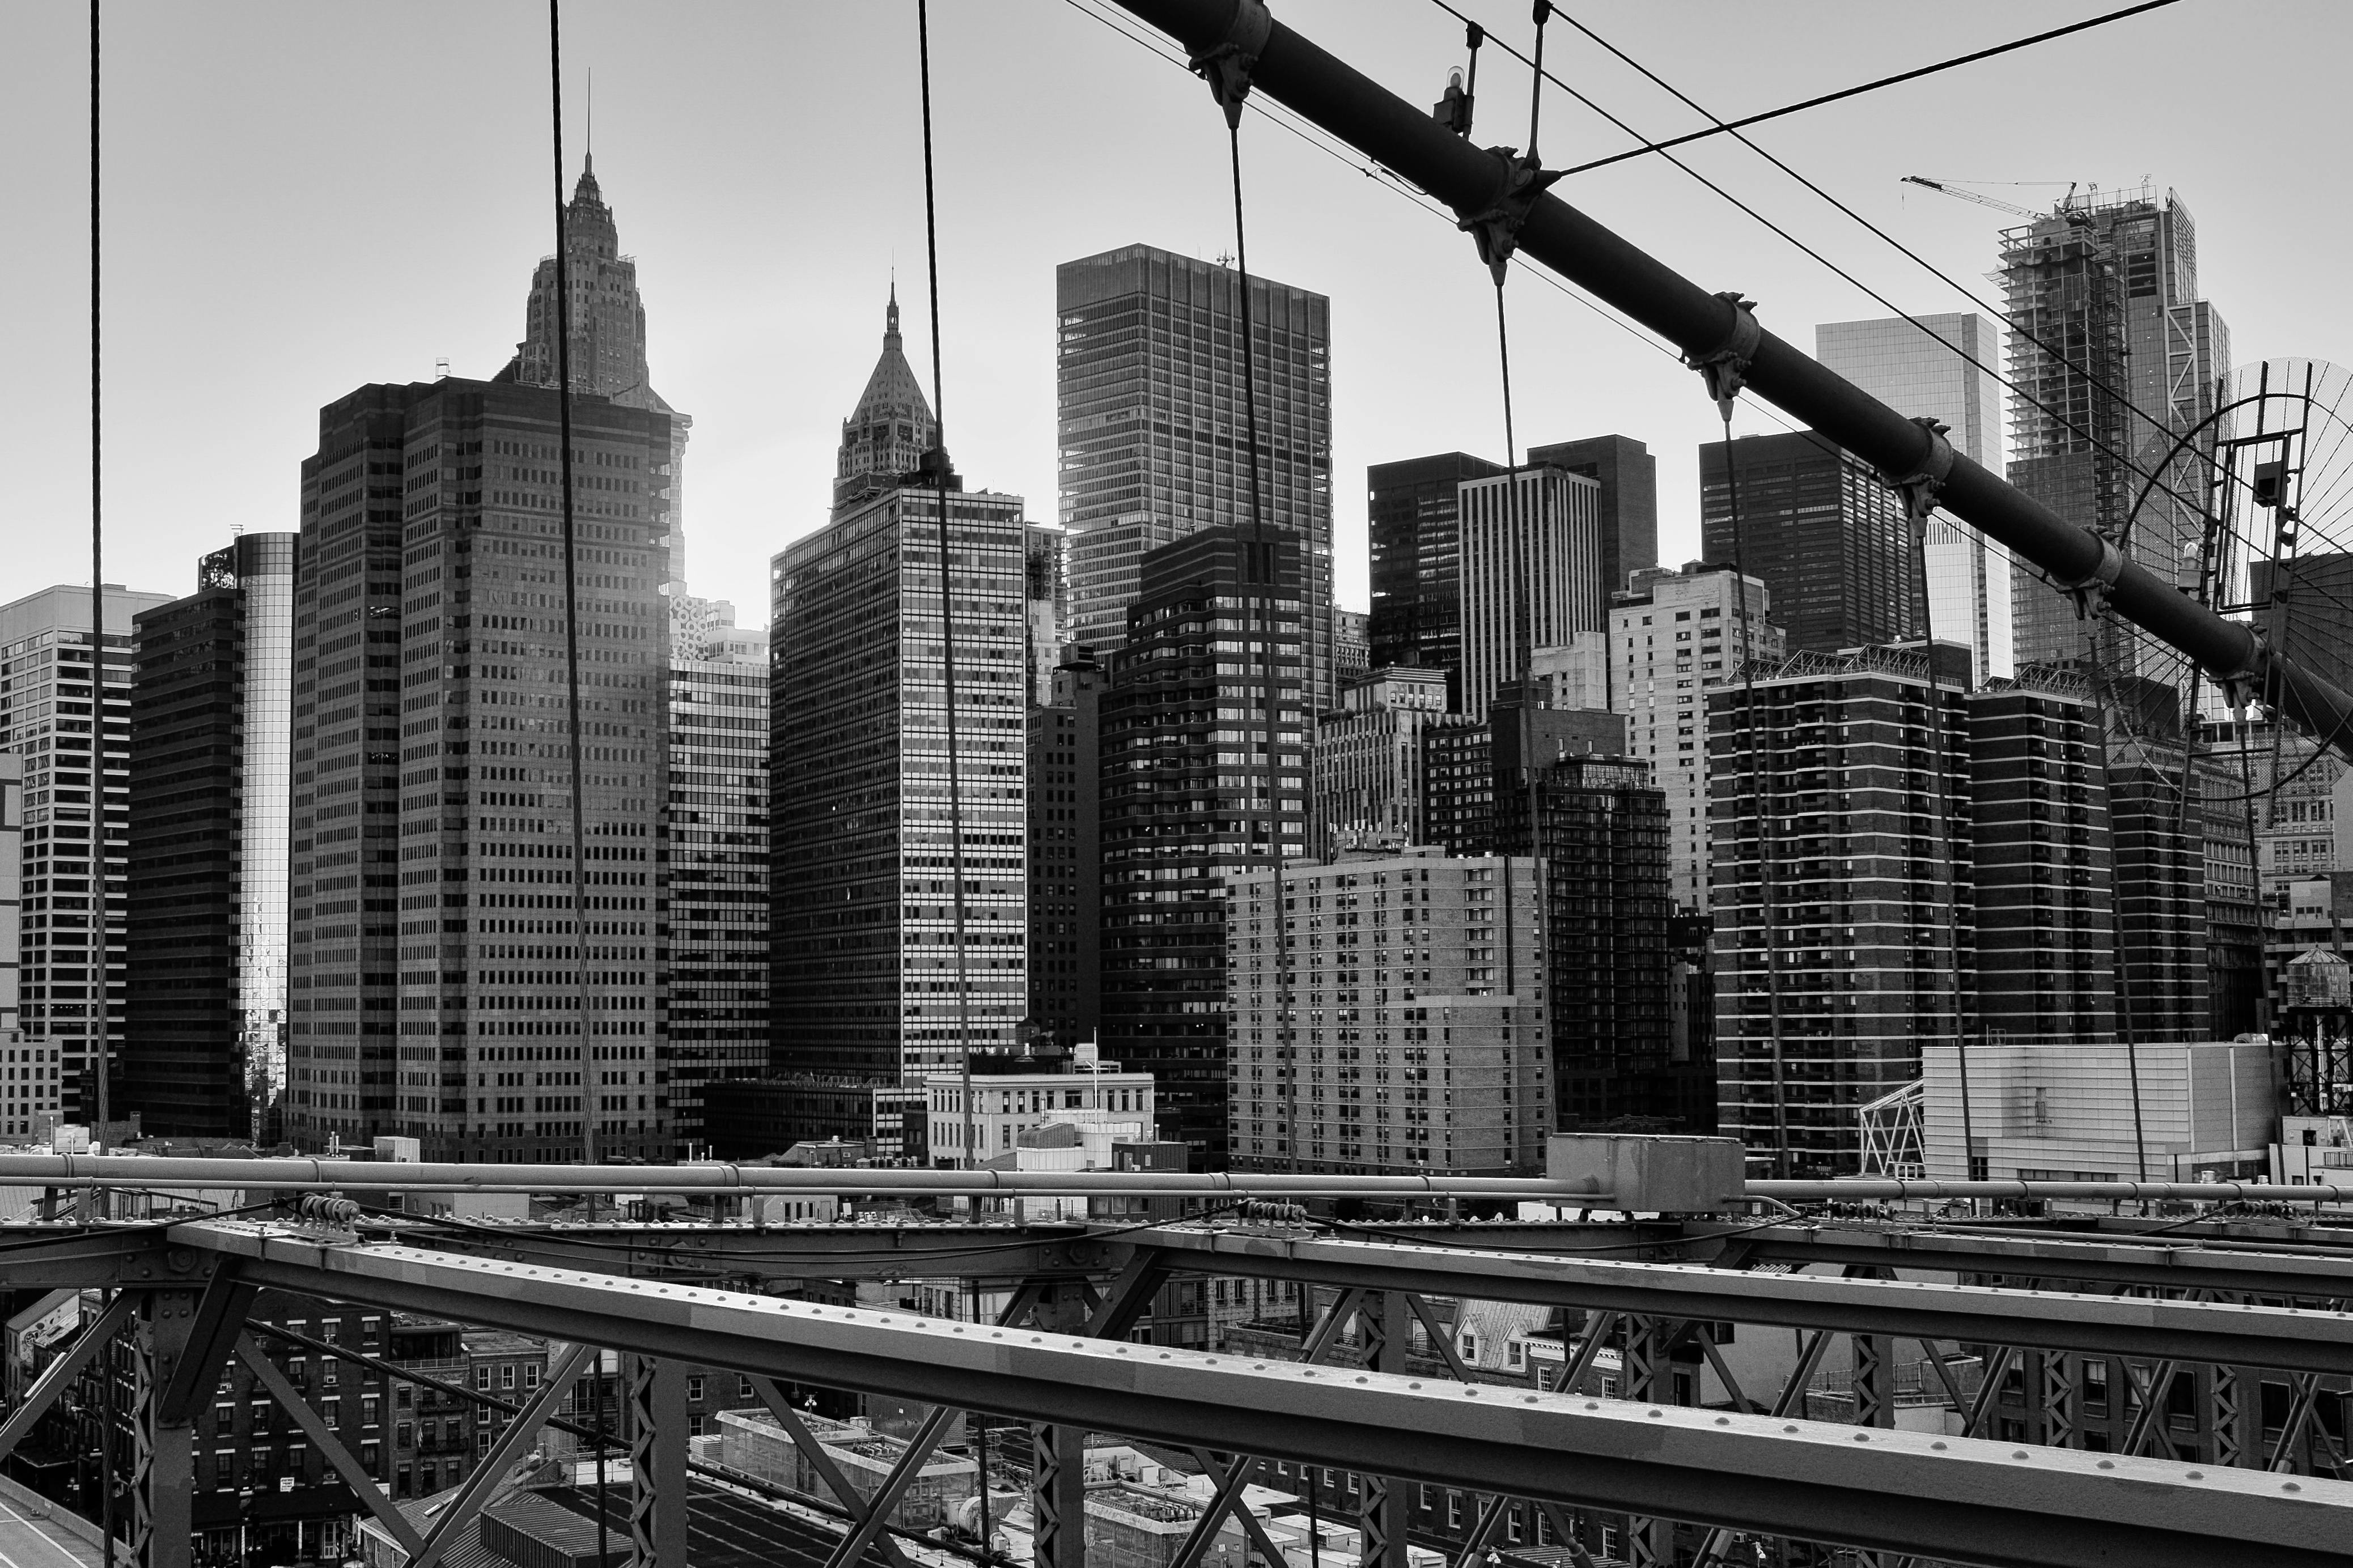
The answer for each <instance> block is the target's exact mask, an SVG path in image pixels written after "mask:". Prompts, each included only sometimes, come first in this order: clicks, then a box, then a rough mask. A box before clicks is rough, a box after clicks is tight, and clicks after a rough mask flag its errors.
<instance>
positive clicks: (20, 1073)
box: [0, 752, 56, 1133]
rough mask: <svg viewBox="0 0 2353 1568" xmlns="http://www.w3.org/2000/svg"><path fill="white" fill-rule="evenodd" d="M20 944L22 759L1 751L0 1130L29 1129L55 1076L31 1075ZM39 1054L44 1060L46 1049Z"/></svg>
mask: <svg viewBox="0 0 2353 1568" xmlns="http://www.w3.org/2000/svg"><path fill="white" fill-rule="evenodd" d="M24 948H25V759H24V758H22V757H20V756H18V755H17V754H16V752H0V1050H5V1052H6V1053H7V1058H8V1066H9V1067H10V1068H13V1069H14V1071H13V1072H12V1073H11V1074H10V1077H9V1079H8V1084H7V1092H6V1094H5V1096H0V1132H16V1133H23V1132H30V1131H33V1130H34V1128H33V1116H34V1113H35V1111H36V1110H37V1108H39V1107H42V1106H45V1105H47V1103H48V1102H49V1100H50V1099H51V1094H50V1088H49V1080H50V1079H52V1078H54V1077H55V1076H56V1075H55V1074H53V1073H51V1072H49V1071H47V1069H46V1068H44V1070H43V1071H42V1073H41V1075H40V1077H39V1079H37V1080H36V1079H35V1078H34V1076H33V1069H32V1067H31V1065H30V1064H31V1062H32V1059H33V1052H32V1047H29V1046H27V1045H26V1044H25V1027H24V1016H23V1007H24V1002H25V985H24V972H25V963H24ZM42 1057H43V1060H44V1061H45V1062H46V1061H47V1051H46V1050H44V1052H43V1053H42ZM20 1058H21V1060H20ZM52 1114H54V1112H53V1113H52Z"/></svg>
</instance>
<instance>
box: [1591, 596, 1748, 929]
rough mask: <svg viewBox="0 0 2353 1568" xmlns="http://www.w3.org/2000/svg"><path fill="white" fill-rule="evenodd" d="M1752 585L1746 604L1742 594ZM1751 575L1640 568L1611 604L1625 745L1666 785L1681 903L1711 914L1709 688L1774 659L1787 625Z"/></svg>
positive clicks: (1613, 685) (1672, 864)
mask: <svg viewBox="0 0 2353 1568" xmlns="http://www.w3.org/2000/svg"><path fill="white" fill-rule="evenodd" d="M1744 581H1745V583H1746V595H1747V601H1748V602H1747V605H1746V613H1745V614H1744V613H1743V606H1742V605H1741V593H1740V591H1739V589H1738V588H1737V587H1736V584H1740V583H1742V582H1744ZM1772 607H1773V605H1772V600H1771V598H1770V596H1768V595H1767V594H1766V592H1765V585H1764V584H1761V583H1759V582H1758V581H1757V579H1756V578H1755V577H1754V576H1751V577H1748V578H1746V579H1745V580H1744V579H1742V578H1740V577H1738V576H1737V575H1736V574H1735V573H1734V572H1733V571H1732V569H1731V568H1730V567H1728V566H1707V565H1704V564H1702V563H1699V562H1696V561H1694V562H1692V563H1689V564H1687V565H1686V566H1684V567H1683V570H1682V571H1680V572H1669V571H1666V570H1665V569H1663V568H1659V567H1653V568H1652V569H1651V570H1650V571H1648V572H1637V573H1635V574H1634V576H1633V586H1632V587H1631V588H1630V590H1628V591H1627V592H1625V593H1623V594H1620V595H1618V598H1617V602H1616V603H1615V604H1613V605H1610V607H1609V662H1610V663H1611V665H1612V666H1614V667H1615V668H1613V670H1612V671H1611V677H1610V693H1611V700H1612V704H1613V706H1615V707H1616V709H1617V710H1618V711H1619V712H1620V713H1623V714H1624V715H1625V716H1626V749H1627V752H1628V753H1629V754H1630V755H1632V756H1634V757H1638V758H1640V759H1641V760H1642V761H1643V762H1645V763H1649V764H1650V766H1651V782H1652V783H1654V784H1657V785H1658V786H1659V788H1660V789H1662V790H1663V791H1665V792H1666V797H1667V869H1668V874H1669V878H1670V881H1671V884H1672V897H1673V899H1674V902H1675V908H1676V909H1677V910H1680V911H1682V912H1683V913H1686V914H1705V913H1706V912H1707V911H1708V910H1709V909H1710V908H1711V907H1712V905H1713V902H1714V894H1713V887H1714V883H1713V880H1712V878H1713V875H1714V870H1713V865H1712V859H1711V850H1710V846H1711V844H1712V843H1713V837H1712V835H1713V826H1714V817H1713V815H1712V814H1711V812H1710V811H1709V809H1708V801H1709V796H1710V788H1709V752H1708V744H1707V694H1708V693H1709V692H1711V691H1714V690H1716V689H1719V688H1721V687H1723V686H1725V684H1726V683H1728V682H1732V681H1736V680H1737V679H1738V678H1739V675H1740V668H1741V666H1742V665H1743V664H1744V663H1745V662H1746V661H1747V660H1748V659H1751V658H1757V659H1773V660H1778V659H1779V658H1781V656H1782V654H1783V653H1784V652H1785V651H1787V649H1786V647H1785V639H1784V637H1783V635H1782V631H1781V628H1780V627H1779V626H1775V625H1773V624H1772V622H1771V621H1770V620H1769V619H1768V618H1767V616H1768V615H1769V614H1770V612H1771V610H1772Z"/></svg>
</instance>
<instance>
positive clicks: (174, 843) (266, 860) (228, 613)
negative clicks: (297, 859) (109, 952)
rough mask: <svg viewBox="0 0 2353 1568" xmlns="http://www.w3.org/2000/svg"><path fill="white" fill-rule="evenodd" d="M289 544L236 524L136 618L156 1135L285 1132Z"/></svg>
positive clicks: (150, 1097) (134, 753)
mask: <svg viewBox="0 0 2353 1568" xmlns="http://www.w3.org/2000/svg"><path fill="white" fill-rule="evenodd" d="M299 542H300V541H299V536H298V535H295V534H291V533H249V534H246V535H244V536H243V537H242V538H240V539H238V540H237V542H236V543H234V544H232V545H230V546H229V547H228V548H227V549H226V550H219V551H216V552H213V553H212V554H210V555H207V556H206V557H205V558H204V561H203V563H202V564H201V565H200V566H199V567H198V569H197V579H196V580H197V589H196V592H195V593H194V594H192V595H189V596H188V597H186V598H185V599H177V600H174V602H172V603H171V604H169V605H163V606H162V607H160V608H157V609H153V610H148V611H146V612H144V613H143V614H142V615H141V616H138V618H137V621H136V623H135V624H136V626H137V628H138V629H137V632H136V639H137V640H136V650H137V651H136V654H135V656H134V657H135V658H136V666H135V668H134V669H133V671H132V685H131V824H130V826H131V876H130V887H129V903H128V910H129V921H128V931H127V937H128V946H129V950H130V956H131V964H130V975H129V986H128V990H127V992H126V995H125V1011H124V1022H125V1035H124V1046H123V1052H122V1077H123V1100H124V1104H125V1108H126V1109H128V1110H136V1111H138V1112H139V1113H140V1117H141V1124H142V1129H143V1130H144V1131H147V1132H148V1133H150V1134H161V1135H164V1136H168V1137H174V1138H224V1139H228V1138H250V1139H252V1140H253V1141H254V1142H257V1143H263V1144H268V1143H274V1142H278V1141H279V1139H280V1137H281V1136H282V1135H283V1132H284V1128H283V1125H282V1121H283V1111H284V1109H285V1094H286V1037H287V1018H288V1012H287V987H286V982H287V972H286V957H287V941H288V931H287V924H286V913H287V891H288V864H289V849H290V843H291V839H290V833H289V805H290V788H291V782H292V771H291V761H292V757H291V751H292V742H293V680H294V577H295V557H296V553H297V547H298V544H299Z"/></svg>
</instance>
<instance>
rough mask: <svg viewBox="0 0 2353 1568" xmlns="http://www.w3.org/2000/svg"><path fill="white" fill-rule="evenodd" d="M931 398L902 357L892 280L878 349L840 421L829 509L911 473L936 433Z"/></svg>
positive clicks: (895, 287) (903, 347)
mask: <svg viewBox="0 0 2353 1568" xmlns="http://www.w3.org/2000/svg"><path fill="white" fill-rule="evenodd" d="M938 429H939V426H938V424H937V423H936V422H935V421H934V419H933V417H932V405H931V400H930V399H928V398H926V397H925V396H924V395H923V384H922V383H921V382H919V381H917V380H916V379H915V367H914V366H913V365H911V364H909V363H907V349H906V340H905V339H904V338H902V337H901V336H900V335H899V286H898V285H897V284H896V283H893V284H892V286H891V305H890V308H889V310H886V311H885V312H884V313H883V317H882V355H881V358H880V359H877V360H876V361H875V362H874V374H871V375H870V376H868V377H867V378H866V390H865V391H863V392H861V393H860V394H859V395H858V406H857V407H855V408H853V409H851V410H850V412H849V418H847V419H845V420H843V421H842V422H841V451H840V453H839V456H838V457H837V458H836V459H835V462H834V469H833V510H834V512H835V514H836V515H839V513H840V511H841V510H842V508H844V507H846V506H849V505H850V504H851V503H852V502H854V501H857V500H860V499H862V498H864V497H867V496H871V495H874V494H877V493H878V492H880V491H882V490H887V489H895V488H896V487H897V485H898V482H899V479H900V476H902V475H903V474H912V473H913V472H914V471H915V468H916V466H917V465H918V464H920V463H921V462H922V461H923V454H924V453H925V452H926V451H928V450H929V449H930V448H931V445H932V443H933V442H934V440H936V439H937V438H938Z"/></svg>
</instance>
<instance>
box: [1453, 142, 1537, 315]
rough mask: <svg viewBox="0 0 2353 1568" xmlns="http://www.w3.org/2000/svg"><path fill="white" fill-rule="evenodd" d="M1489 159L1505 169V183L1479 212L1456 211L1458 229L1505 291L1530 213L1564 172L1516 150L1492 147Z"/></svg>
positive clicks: (1503, 181)
mask: <svg viewBox="0 0 2353 1568" xmlns="http://www.w3.org/2000/svg"><path fill="white" fill-rule="evenodd" d="M1487 155H1488V156H1489V157H1491V158H1493V159H1494V160H1495V162H1496V163H1497V164H1498V165H1500V166H1501V168H1502V169H1503V180H1502V183H1501V184H1498V185H1497V187H1496V190H1495V199H1494V200H1493V202H1491V203H1489V204H1488V205H1487V206H1486V207H1485V208H1484V209H1482V210H1481V211H1479V212H1475V213H1472V212H1464V211H1463V210H1462V209H1461V207H1457V208H1455V209H1454V220H1455V221H1454V226H1455V227H1457V228H1459V229H1461V231H1462V232H1463V233H1465V234H1467V235H1469V236H1470V237H1471V240H1472V244H1474V245H1476V246H1477V247H1479V259H1480V260H1482V261H1483V262H1485V263H1486V264H1487V270H1488V271H1489V272H1491V273H1493V274H1494V278H1495V285H1496V287H1497V288H1501V287H1502V286H1503V282H1504V268H1508V267H1509V266H1511V264H1512V253H1513V252H1514V251H1515V250H1517V249H1518V248H1519V245H1520V226H1521V225H1522V224H1524V223H1525V222H1527V220H1528V212H1529V210H1530V209H1531V208H1533V207H1534V206H1535V204H1536V198H1537V197H1538V196H1540V195H1544V193H1545V192H1546V190H1548V189H1550V188H1551V186H1552V184H1553V182H1554V181H1556V180H1557V179H1559V178H1560V177H1561V173H1562V171H1560V170H1558V169H1546V168H1542V167H1540V166H1538V164H1537V163H1536V161H1535V159H1533V158H1523V157H1521V156H1520V150H1519V149H1518V148H1516V147H1490V148H1488V149H1487Z"/></svg>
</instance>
